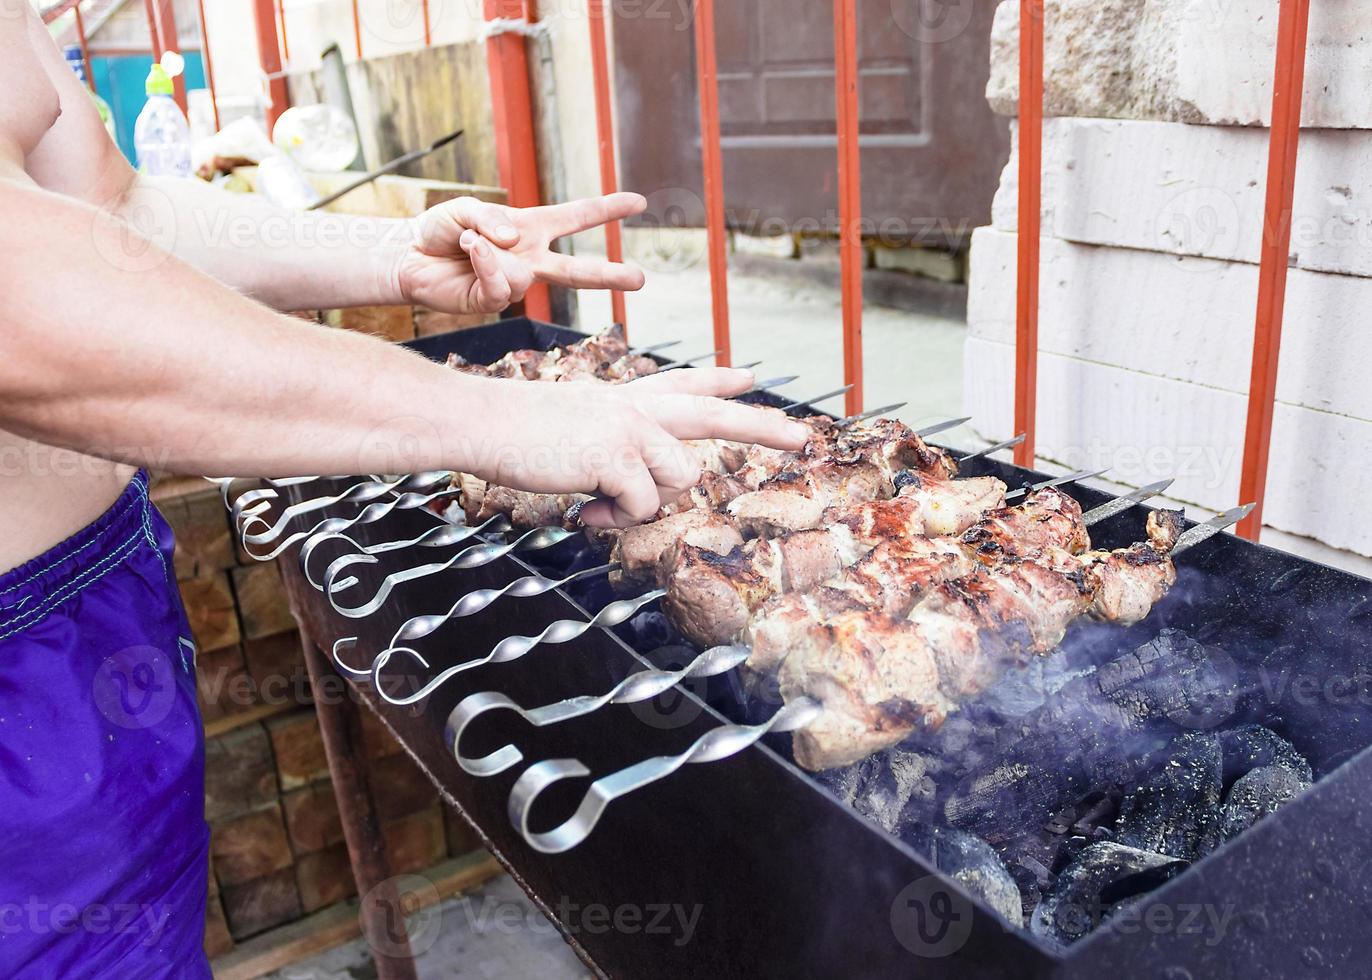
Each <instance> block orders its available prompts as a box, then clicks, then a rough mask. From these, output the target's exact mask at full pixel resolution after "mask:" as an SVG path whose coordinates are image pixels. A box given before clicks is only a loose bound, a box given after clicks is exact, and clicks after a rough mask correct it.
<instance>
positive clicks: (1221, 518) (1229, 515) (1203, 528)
mask: <svg viewBox="0 0 1372 980" xmlns="http://www.w3.org/2000/svg"><path fill="white" fill-rule="evenodd" d="M1256 506H1257V504H1244V505H1243V506H1242V507H1235V508H1234V509H1233V510H1227V511H1225V512H1224V513H1223V514H1219V515H1217V516H1215V517H1212V518H1210V520H1208V521H1206V522H1205V523H1204V524H1197V525H1196V526H1195V527H1193V528H1190V529H1189V530H1186V531H1183V532H1182V533H1181V535H1180V536H1178V538H1177V543H1176V544H1174V545H1173V546H1172V554H1174V555H1179V554H1181V553H1182V552H1183V551H1186V550H1188V549H1190V548H1194V547H1195V546H1196V545H1198V544H1200V543H1201V542H1202V541H1208V540H1209V539H1210V538H1213V537H1214V536H1215V535H1216V534H1219V533H1220V532H1221V531H1223V530H1225V529H1226V528H1228V527H1232V526H1233V525H1235V524H1237V523H1238V522H1239V521H1241V520H1243V519H1244V518H1245V517H1247V516H1248V515H1249V514H1250V513H1252V512H1253V508H1254V507H1256Z"/></svg>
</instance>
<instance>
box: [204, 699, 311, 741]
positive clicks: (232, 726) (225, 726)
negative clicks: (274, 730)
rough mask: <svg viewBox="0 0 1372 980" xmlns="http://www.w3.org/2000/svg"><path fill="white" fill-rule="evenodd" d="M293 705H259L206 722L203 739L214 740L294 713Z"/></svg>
mask: <svg viewBox="0 0 1372 980" xmlns="http://www.w3.org/2000/svg"><path fill="white" fill-rule="evenodd" d="M295 708H296V706H295V705H293V704H259V705H257V706H256V707H253V708H249V709H248V710H247V711H244V712H241V713H239V714H236V715H229V716H227V717H225V718H220V719H218V720H217V721H211V722H207V723H206V725H205V737H206V738H216V737H218V736H220V735H225V734H227V733H229V732H234V731H237V730H238V729H240V728H243V727H245V726H247V725H255V724H257V723H258V722H260V721H268V720H270V719H272V718H276V717H278V716H280V715H284V714H287V713H289V712H291V711H294V710H295Z"/></svg>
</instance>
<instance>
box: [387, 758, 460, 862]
mask: <svg viewBox="0 0 1372 980" xmlns="http://www.w3.org/2000/svg"><path fill="white" fill-rule="evenodd" d="M426 782H427V780H426ZM378 801H379V799H378ZM381 836H382V837H383V838H384V839H385V841H386V856H387V857H388V858H389V860H390V865H391V873H392V874H397V875H403V874H414V873H416V872H419V871H423V870H424V869H425V868H429V867H432V866H433V865H435V864H437V863H438V862H439V861H442V860H443V859H444V858H445V857H447V856H448V839H447V837H446V836H445V835H444V832H443V811H442V809H441V807H440V804H438V803H435V804H433V805H432V806H430V807H429V808H428V809H425V810H421V811H420V812H419V813H412V814H410V815H409V816H405V817H400V818H399V819H396V820H392V821H390V822H389V823H387V824H385V825H384V826H382V828H381Z"/></svg>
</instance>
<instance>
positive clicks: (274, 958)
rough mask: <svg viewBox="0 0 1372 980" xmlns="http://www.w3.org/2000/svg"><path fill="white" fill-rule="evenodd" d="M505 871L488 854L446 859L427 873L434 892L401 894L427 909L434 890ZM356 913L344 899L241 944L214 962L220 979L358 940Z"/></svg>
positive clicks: (463, 886) (256, 973) (246, 976)
mask: <svg viewBox="0 0 1372 980" xmlns="http://www.w3.org/2000/svg"><path fill="white" fill-rule="evenodd" d="M500 873H501V867H500V864H499V863H498V862H497V861H496V859H495V858H493V857H491V856H490V855H487V854H484V853H482V854H469V855H467V856H466V857H462V858H457V859H455V860H451V861H447V862H445V863H444V864H442V865H440V866H438V867H436V868H432V869H431V870H430V871H429V872H428V873H427V874H426V875H425V877H426V878H428V879H429V881H430V882H432V883H433V886H434V890H433V891H432V892H431V891H429V889H427V888H426V889H424V890H423V891H413V892H403V893H402V894H404V896H405V899H406V908H413V909H414V910H416V911H418V910H419V909H422V908H427V907H428V902H429V900H431V899H432V897H433V895H434V894H437V896H438V897H439V898H440V899H445V898H449V897H451V896H453V895H456V894H458V893H460V892H464V891H467V890H468V889H472V888H477V887H479V886H480V885H483V884H485V883H486V882H487V881H490V880H491V879H492V878H494V877H496V876H497V875H499V874H500ZM357 913H358V905H357V901H356V900H351V901H347V902H343V903H341V904H339V905H334V906H331V907H330V908H327V909H324V910H323V911H320V912H316V913H315V914H314V915H311V916H308V917H306V918H303V919H300V920H299V921H297V922H292V923H290V924H289V925H286V926H283V927H281V928H280V929H275V930H273V931H272V932H269V933H265V934H263V935H261V936H256V937H254V938H253V939H250V940H248V941H247V942H243V943H239V944H238V946H237V947H236V948H235V949H234V951H233V952H232V953H229V954H228V955H227V956H222V957H219V958H218V959H216V960H215V961H214V962H213V963H212V964H211V968H212V969H213V971H214V977H215V980H255V978H257V977H260V976H263V975H264V974H267V973H273V972H275V971H277V970H280V969H282V968H283V967H287V966H290V965H291V964H292V963H298V962H299V961H300V960H303V959H305V958H306V957H309V956H313V955H315V954H316V953H322V952H324V951H325V950H329V949H333V948H334V947H335V946H341V945H342V944H343V943H346V942H348V941H349V940H352V939H356V938H357V937H358V936H359V935H361V929H360V928H359V925H358V916H357Z"/></svg>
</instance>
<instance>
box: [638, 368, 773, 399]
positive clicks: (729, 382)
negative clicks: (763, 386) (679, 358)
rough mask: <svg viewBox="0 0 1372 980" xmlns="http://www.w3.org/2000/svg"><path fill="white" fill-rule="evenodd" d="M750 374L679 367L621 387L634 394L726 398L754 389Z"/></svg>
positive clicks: (741, 369)
mask: <svg viewBox="0 0 1372 980" xmlns="http://www.w3.org/2000/svg"><path fill="white" fill-rule="evenodd" d="M753 381H754V379H753V372H752V371H748V370H745V369H743V368H716V367H702V368H679V369H676V370H672V371H662V372H659V373H658V374H649V375H646V376H644V377H642V378H635V379H634V380H633V381H630V382H629V383H628V384H627V385H625V386H624V390H625V391H628V392H631V393H633V394H634V395H639V394H642V393H643V392H645V391H646V392H651V393H652V394H654V395H669V394H670V395H712V396H714V397H716V398H728V397H729V396H730V395H739V394H742V393H743V392H745V391H747V390H748V389H749V388H751V387H752V386H753Z"/></svg>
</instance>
